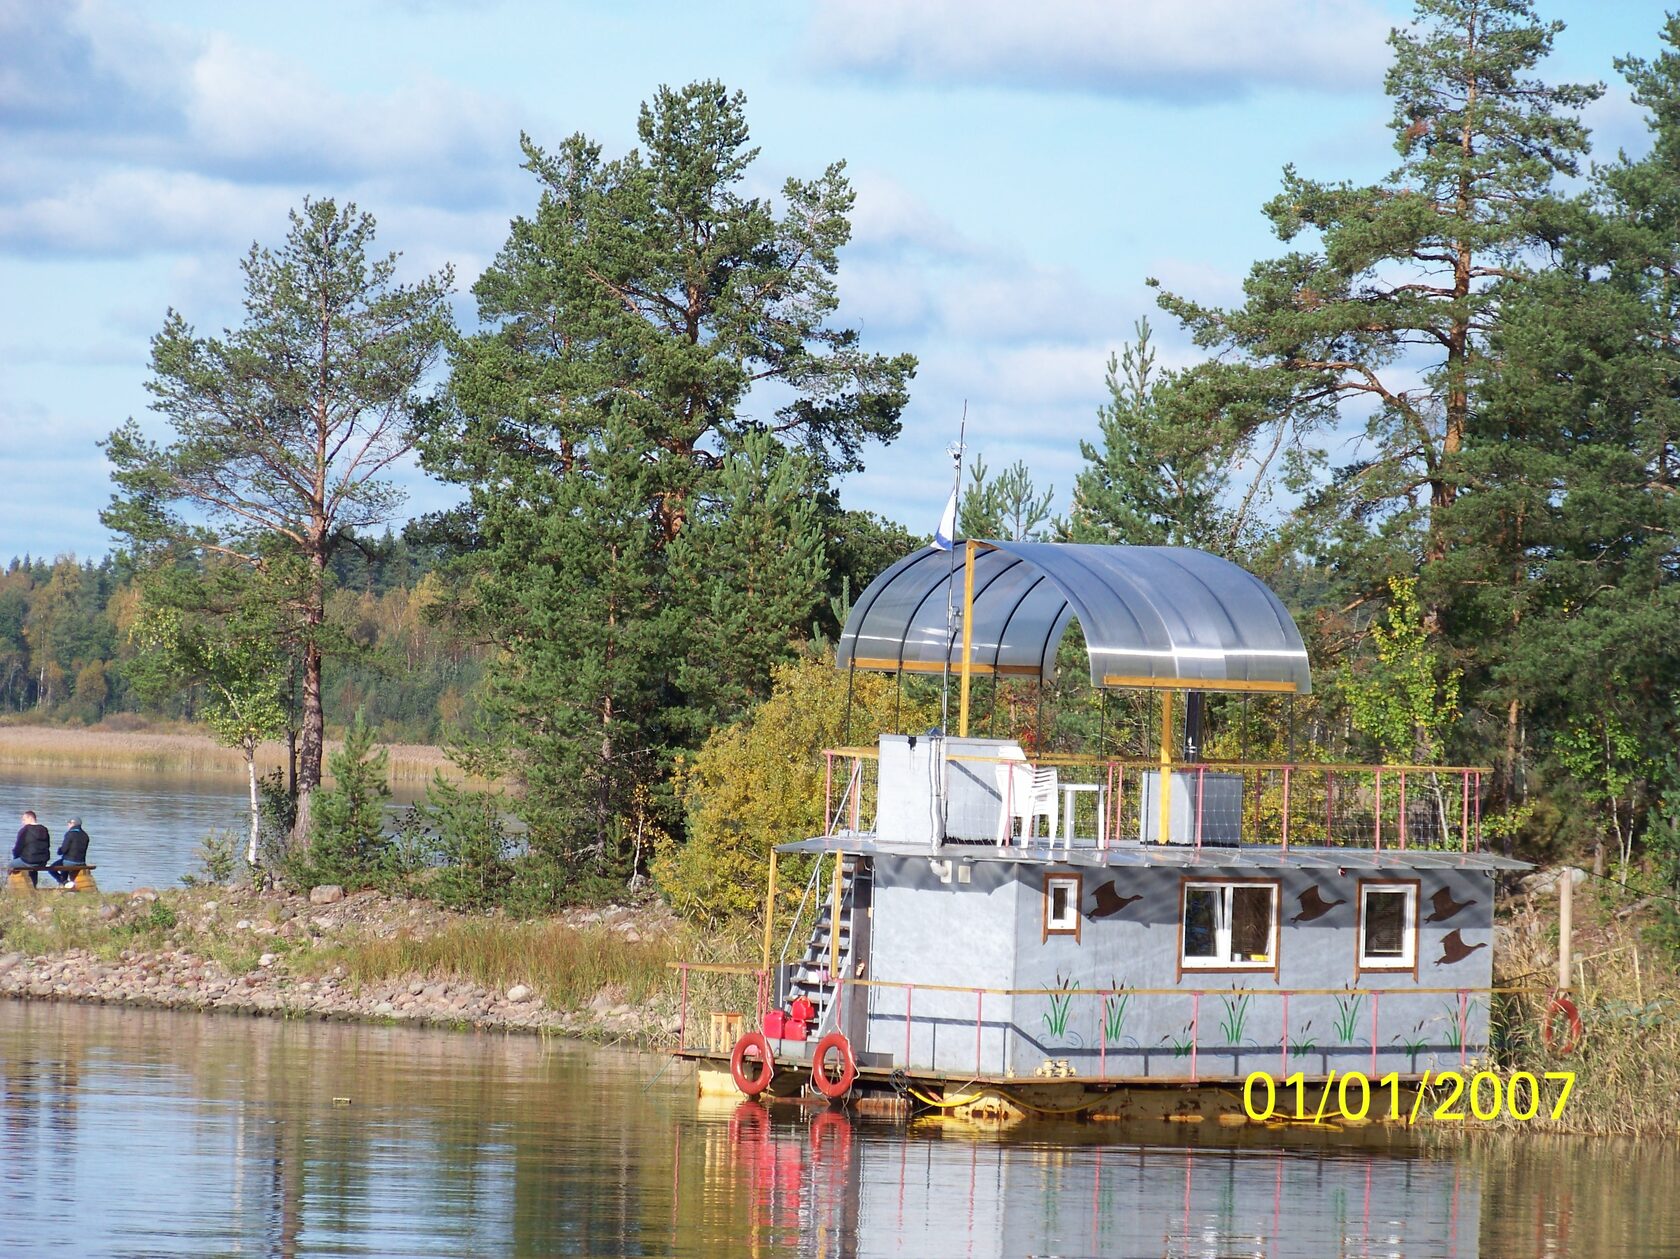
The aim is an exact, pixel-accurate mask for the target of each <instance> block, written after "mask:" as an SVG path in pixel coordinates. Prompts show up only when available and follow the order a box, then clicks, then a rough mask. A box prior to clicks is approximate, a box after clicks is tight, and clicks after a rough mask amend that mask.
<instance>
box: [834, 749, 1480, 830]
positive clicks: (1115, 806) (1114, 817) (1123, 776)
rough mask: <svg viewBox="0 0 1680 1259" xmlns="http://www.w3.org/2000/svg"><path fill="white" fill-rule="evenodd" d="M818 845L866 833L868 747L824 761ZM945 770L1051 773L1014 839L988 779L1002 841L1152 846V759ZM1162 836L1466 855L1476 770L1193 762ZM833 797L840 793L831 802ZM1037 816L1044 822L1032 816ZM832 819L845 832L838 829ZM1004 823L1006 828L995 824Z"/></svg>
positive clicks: (1009, 811) (875, 798)
mask: <svg viewBox="0 0 1680 1259" xmlns="http://www.w3.org/2000/svg"><path fill="white" fill-rule="evenodd" d="M823 755H824V758H825V773H824V784H825V801H824V817H825V818H826V819H829V827H828V832H827V833H828V835H829V836H830V837H834V836H838V835H841V834H851V835H856V834H868V833H870V832H871V831H873V830H874V829H875V820H874V819H875V810H876V809H877V808H878V807H879V789H878V773H877V771H876V768H875V763H876V755H877V754H876V750H875V749H874V748H859V747H843V748H831V749H828V750H826V751H825V752H824V754H823ZM948 759H949V761H950V762H951V763H953V764H956V763H966V764H975V765H986V764H990V765H994V766H998V767H1000V768H1001V767H1003V766H1008V765H1013V766H1021V765H1023V764H1025V765H1026V766H1029V767H1031V768H1034V769H1042V768H1052V769H1055V770H1056V771H1057V782H1056V786H1055V791H1056V793H1057V796H1058V798H1057V799H1056V800H1055V801H1054V808H1055V812H1056V817H1055V822H1054V824H1053V825H1052V826H1048V827H1046V828H1045V829H1046V831H1047V832H1048V831H1050V830H1053V831H1054V839H1053V841H1052V836H1051V835H1050V834H1049V833H1046V834H1043V835H1040V834H1037V833H1036V830H1037V825H1036V824H1037V822H1038V820H1039V819H1038V817H1033V818H1031V819H1030V821H1029V823H1028V825H1030V826H1031V827H1032V828H1033V833H1028V831H1027V827H1023V828H1022V833H1021V834H1020V835H1017V834H1016V833H1015V824H1016V823H1017V822H1018V821H1019V813H1020V810H1019V808H1018V806H1019V805H1020V804H1021V801H1019V800H1017V799H1015V798H1014V797H1013V793H1014V792H1015V790H1016V786H1015V783H1016V778H1017V775H1016V774H1013V773H1007V772H1006V773H1000V774H998V776H997V777H998V780H999V781H998V787H997V791H998V801H997V806H996V807H997V808H998V810H999V812H1000V821H999V828H998V829H999V832H1000V836H1001V838H1002V842H1004V843H1007V844H1026V845H1030V846H1038V845H1040V844H1047V843H1051V842H1054V843H1055V844H1056V845H1058V846H1067V847H1080V848H1104V847H1109V846H1111V845H1116V844H1123V843H1135V842H1153V841H1155V840H1156V839H1157V838H1158V837H1159V832H1160V827H1159V823H1158V820H1157V819H1158V816H1159V813H1158V809H1157V807H1156V806H1157V805H1158V803H1159V796H1158V795H1156V794H1155V793H1157V792H1159V791H1160V790H1161V787H1160V782H1161V770H1162V766H1161V765H1160V763H1159V762H1157V761H1150V760H1141V759H1138V760H1129V759H1118V758H1102V759H1097V758H1089V757H1079V756H1071V755H1065V754H1045V755H1041V756H1037V757H1032V758H1029V759H1028V760H1027V761H1025V762H1022V761H1020V760H1018V759H1015V758H1007V757H987V756H974V755H967V754H962V755H953V756H951V757H949V758H948ZM1168 769H1169V775H1170V777H1169V780H1168V781H1169V783H1170V786H1169V788H1168V790H1169V791H1170V793H1171V795H1172V797H1173V798H1172V800H1171V802H1170V813H1171V814H1172V817H1171V820H1170V823H1169V824H1170V831H1169V838H1170V839H1171V840H1172V842H1174V843H1179V844H1189V845H1193V846H1195V847H1202V846H1224V847H1230V846H1238V845H1252V844H1263V845H1268V846H1278V847H1281V848H1283V849H1285V850H1287V849H1288V848H1289V847H1290V846H1291V845H1292V844H1301V845H1314V846H1327V847H1358V848H1371V849H1375V850H1377V851H1382V850H1384V849H1395V850H1399V851H1406V850H1408V849H1437V850H1451V851H1458V852H1474V851H1479V850H1480V848H1481V840H1482V782H1483V775H1485V774H1487V773H1490V772H1491V771H1490V770H1489V769H1488V767H1486V766H1480V765H1368V764H1356V763H1340V762H1336V763H1328V762H1313V761H1199V762H1194V763H1175V764H1173V765H1171V766H1170V767H1168ZM837 792H838V794H837ZM1040 816H1042V815H1040ZM842 820H843V821H844V827H842V824H841V823H842ZM1006 821H1007V825H1006V824H1005V822H1006Z"/></svg>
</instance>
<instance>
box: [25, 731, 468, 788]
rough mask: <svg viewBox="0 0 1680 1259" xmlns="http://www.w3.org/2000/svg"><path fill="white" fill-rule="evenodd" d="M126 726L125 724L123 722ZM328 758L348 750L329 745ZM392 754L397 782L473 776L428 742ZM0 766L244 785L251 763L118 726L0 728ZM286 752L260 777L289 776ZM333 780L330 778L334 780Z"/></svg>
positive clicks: (270, 758) (183, 734) (262, 750)
mask: <svg viewBox="0 0 1680 1259" xmlns="http://www.w3.org/2000/svg"><path fill="white" fill-rule="evenodd" d="M122 724H123V725H126V724H127V723H122ZM326 746H327V750H328V752H329V754H330V753H331V752H333V751H336V750H338V749H339V748H340V747H342V746H343V740H341V739H329V740H327V745H326ZM380 746H381V747H384V748H386V749H388V751H389V755H390V761H389V765H388V770H387V772H388V775H389V777H390V779H391V781H393V782H397V783H405V784H422V785H423V784H425V783H428V782H430V781H431V780H432V776H433V775H434V774H442V775H443V776H444V778H446V779H448V780H449V781H451V782H457V783H467V782H478V781H479V780H477V779H473V778H471V777H469V776H468V775H467V774H466V773H465V772H463V771H462V769H461V768H460V767H459V766H458V765H456V764H455V763H454V762H453V761H451V760H450V759H449V754H448V753H447V752H446V751H445V750H444V749H443V748H441V747H437V746H435V745H432V744H425V743H390V744H381V745H380ZM0 761H3V762H4V763H5V764H6V765H8V766H11V767H12V768H14V769H63V770H98V771H100V772H103V773H135V772H141V773H162V774H183V775H190V774H215V775H221V774H229V775H234V776H237V777H238V778H239V779H240V780H242V781H243V779H244V777H245V759H244V755H243V754H242V753H241V752H240V751H239V749H238V748H230V747H225V746H223V745H222V744H220V743H217V742H216V740H215V739H214V738H213V737H211V736H210V735H208V734H205V733H204V732H202V731H200V730H196V729H194V728H193V727H191V726H184V725H182V726H168V727H147V728H143V729H125V728H119V727H115V726H108V725H107V726H91V727H89V726H53V725H26V724H21V723H18V724H0ZM285 764H286V745H285V744H284V743H278V742H269V743H263V744H260V745H259V746H258V748H257V772H258V773H259V774H267V773H270V772H272V771H274V770H278V769H284V768H285ZM328 777H329V778H330V775H328Z"/></svg>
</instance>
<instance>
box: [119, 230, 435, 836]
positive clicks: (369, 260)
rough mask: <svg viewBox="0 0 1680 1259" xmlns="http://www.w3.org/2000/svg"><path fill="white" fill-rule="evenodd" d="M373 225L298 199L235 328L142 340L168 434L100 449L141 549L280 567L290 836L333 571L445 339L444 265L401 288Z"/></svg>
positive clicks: (387, 489) (308, 753)
mask: <svg viewBox="0 0 1680 1259" xmlns="http://www.w3.org/2000/svg"><path fill="white" fill-rule="evenodd" d="M374 229H375V225H374V221H373V218H372V216H371V215H366V214H359V213H358V212H357V211H356V208H355V207H354V206H352V205H346V206H344V207H342V208H340V207H339V206H338V205H337V204H336V203H334V202H333V201H331V200H321V201H311V200H307V199H306V200H305V201H304V203H303V208H302V210H301V212H299V211H294V212H293V213H292V215H291V229H290V231H289V232H288V233H287V236H286V241H285V244H284V245H282V246H281V247H280V249H279V250H278V251H271V250H268V249H264V248H261V247H259V246H257V245H252V246H251V251H250V253H249V254H248V255H247V257H246V259H245V262H244V264H243V270H244V273H245V320H244V323H243V324H242V325H241V326H240V327H239V328H238V329H235V330H231V331H228V332H225V333H224V334H223V335H222V336H221V337H219V338H218V337H201V336H199V335H198V334H197V333H196V332H195V331H194V330H193V328H192V327H191V326H190V325H189V324H188V323H187V321H186V319H185V318H184V317H183V316H182V315H181V314H179V313H178V312H176V311H173V310H171V311H170V312H169V313H168V315H167V317H166V318H165V320H164V326H163V329H162V330H161V331H160V332H159V333H158V334H157V335H156V336H155V337H153V338H152V375H151V380H150V381H149V382H148V384H147V389H148V390H149V391H150V392H151V394H152V396H153V399H154V401H153V403H152V408H153V410H155V411H157V412H158V413H159V414H160V415H162V416H163V417H164V418H165V419H166V420H167V421H168V423H169V426H170V429H171V430H172V433H173V439H172V440H171V441H170V442H169V443H168V444H167V445H159V444H158V443H156V442H154V441H152V440H150V439H149V438H148V437H147V436H146V435H145V433H144V432H143V431H142V429H141V427H140V426H139V424H137V423H136V422H135V421H133V420H130V421H129V422H128V423H127V424H125V425H124V426H123V427H122V428H119V429H118V430H117V431H116V432H114V433H112V434H111V435H110V437H109V438H108V439H107V440H106V442H105V443H104V445H105V453H106V457H107V458H109V459H110V461H111V463H112V465H113V466H114V468H115V471H114V472H113V473H112V480H113V481H114V482H115V483H116V486H117V492H116V493H115V494H114V495H113V496H112V500H111V506H110V508H109V509H108V510H107V511H106V512H105V513H104V514H103V516H102V519H103V521H104V523H105V525H106V526H107V527H108V528H110V529H112V530H113V531H115V532H117V533H120V534H123V535H126V536H127V538H128V539H129V540H130V543H131V545H132V546H133V547H134V549H135V550H136V551H137V552H138V553H140V554H142V555H155V554H156V553H157V552H159V551H170V550H174V551H180V552H185V553H189V554H192V555H196V556H198V557H201V558H202V557H205V556H214V557H217V558H219V559H224V560H231V561H234V562H236V563H238V564H240V565H242V566H244V567H246V568H248V569H251V570H252V571H254V572H257V573H259V574H261V575H262V576H263V578H264V580H267V581H271V582H274V583H275V584H276V585H278V584H280V579H281V577H282V575H284V584H285V586H286V587H287V589H288V590H289V591H290V592H291V594H290V596H289V601H288V603H287V604H286V607H285V610H286V612H287V619H288V621H289V626H288V627H287V629H286V630H285V632H284V635H283V638H282V640H281V644H282V645H283V646H284V647H285V648H287V649H291V650H295V651H296V652H297V653H298V654H299V655H300V656H301V665H302V668H301V674H302V689H303V704H302V714H301V747H300V749H299V763H298V771H297V786H298V790H299V792H300V799H299V809H298V818H299V826H298V831H297V835H296V838H297V840H298V841H299V842H305V841H307V837H308V834H309V827H308V818H309V796H310V794H311V793H312V792H313V791H314V790H315V788H316V787H318V786H319V785H320V781H321V758H322V752H323V748H324V746H325V738H326V717H325V710H324V706H323V695H322V687H321V677H322V660H323V653H324V652H325V650H326V649H327V648H328V647H329V646H330V645H332V643H333V635H332V633H331V630H330V627H329V626H328V625H327V616H326V609H327V592H328V589H329V588H330V585H331V578H330V571H329V566H330V564H331V562H332V560H333V557H334V554H335V553H336V552H337V550H338V549H339V547H340V546H342V545H343V543H344V541H345V538H346V537H347V536H348V534H349V532H350V531H352V530H355V529H359V528H365V527H367V526H370V525H373V524H377V523H381V522H383V521H386V520H389V519H390V518H391V516H392V515H393V514H395V512H396V510H397V508H398V506H399V505H400V504H401V502H402V494H401V492H400V491H399V490H398V489H397V487H396V486H395V485H394V484H392V482H391V481H390V479H389V477H388V475H387V474H388V473H389V470H390V468H391V465H392V464H394V463H395V462H396V461H397V460H399V459H401V458H403V457H404V456H405V455H406V454H407V453H408V452H409V451H410V450H411V449H413V442H414V423H415V418H416V415H417V413H418V412H419V411H420V410H421V408H422V407H423V406H424V405H425V404H426V399H425V396H424V387H425V383H426V378H427V375H428V373H429V372H430V371H431V369H432V367H433V366H434V365H435V364H436V362H437V361H438V358H439V356H440V355H441V354H442V350H443V344H444V340H445V338H446V337H447V335H448V334H449V331H450V317H449V311H448V300H449V290H450V286H451V283H452V275H451V272H450V271H449V269H448V268H447V267H446V268H444V269H443V271H441V272H440V273H438V274H437V275H435V276H428V277H426V278H424V279H422V280H420V281H419V282H417V283H416V284H413V285H403V284H398V283H396V279H395V277H396V255H394V254H393V255H390V256H387V257H384V258H376V257H370V256H369V252H368V251H369V249H370V248H371V247H372V245H373V240H374Z"/></svg>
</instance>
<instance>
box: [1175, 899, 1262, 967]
mask: <svg viewBox="0 0 1680 1259" xmlns="http://www.w3.org/2000/svg"><path fill="white" fill-rule="evenodd" d="M1277 897H1278V886H1277V884H1276V883H1186V884H1185V885H1184V934H1183V952H1182V960H1183V963H1184V966H1185V967H1186V968H1187V969H1195V968H1198V967H1199V968H1204V969H1215V970H1226V969H1231V968H1238V969H1243V970H1249V969H1253V970H1270V969H1273V968H1274V967H1275V966H1276V965H1277Z"/></svg>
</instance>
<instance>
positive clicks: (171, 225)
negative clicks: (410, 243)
mask: <svg viewBox="0 0 1680 1259" xmlns="http://www.w3.org/2000/svg"><path fill="white" fill-rule="evenodd" d="M290 202H291V198H290V196H289V194H288V192H287V191H285V190H282V189H276V188H252V187H246V186H242V185H238V184H231V183H228V182H227V181H225V180H221V179H212V178H208V177H206V176H203V175H197V174H192V173H190V172H186V171H172V170H156V169H150V170H122V169H116V170H107V171H104V172H101V173H99V174H96V175H92V176H91V177H87V178H84V179H81V180H79V181H77V182H75V183H73V184H71V185H69V186H65V187H60V188H58V189H56V190H54V191H52V192H49V193H46V194H45V195H42V196H38V197H35V198H33V199H31V200H28V201H23V202H20V203H16V204H12V205H4V204H0V243H4V244H5V245H8V246H10V247H13V248H23V249H28V250H33V251H43V252H62V253H78V254H107V253H120V254H132V253H135V252H137V246H143V247H146V248H151V249H198V248H201V247H204V246H206V245H220V246H227V245H229V244H235V243H237V244H249V243H250V239H251V234H252V232H251V228H252V225H253V224H255V223H266V222H272V221H274V220H275V219H276V218H278V219H279V220H280V221H282V222H283V221H284V215H285V207H286V206H287V205H288V204H290Z"/></svg>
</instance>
